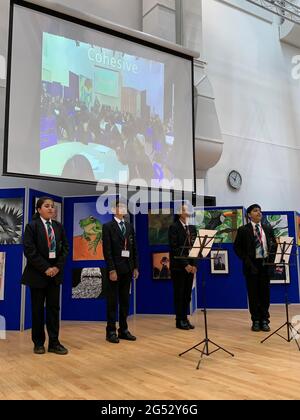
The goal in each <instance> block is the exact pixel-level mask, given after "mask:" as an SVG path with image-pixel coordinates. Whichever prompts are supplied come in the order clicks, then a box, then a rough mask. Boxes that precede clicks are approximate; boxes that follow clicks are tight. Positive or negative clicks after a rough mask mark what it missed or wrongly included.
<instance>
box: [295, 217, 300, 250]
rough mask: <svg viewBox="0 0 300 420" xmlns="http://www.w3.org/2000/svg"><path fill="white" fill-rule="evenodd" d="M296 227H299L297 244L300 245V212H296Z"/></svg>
mask: <svg viewBox="0 0 300 420" xmlns="http://www.w3.org/2000/svg"><path fill="white" fill-rule="evenodd" d="M296 221H297V222H296V227H297V229H296V232H297V238H298V239H297V244H298V246H300V214H299V213H297V214H296Z"/></svg>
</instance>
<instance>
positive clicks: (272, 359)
mask: <svg viewBox="0 0 300 420" xmlns="http://www.w3.org/2000/svg"><path fill="white" fill-rule="evenodd" d="M290 313H291V316H296V315H299V321H298V322H299V323H300V306H297V305H293V306H291V307H290ZM191 321H192V322H193V323H194V324H195V326H196V328H195V330H189V331H182V330H178V329H176V328H175V323H174V318H173V317H171V316H141V315H139V316H136V317H132V318H130V320H129V325H130V331H131V332H132V333H134V334H135V335H136V336H137V337H138V339H137V341H136V342H127V341H121V342H120V343H119V344H111V343H108V342H106V341H105V323H102V322H99V323H98V322H97V323H79V322H63V323H62V326H61V337H60V338H61V342H62V343H63V344H64V345H65V346H66V347H68V348H69V350H70V353H69V354H68V355H67V356H58V355H56V354H52V353H49V354H48V353H47V354H45V355H35V354H33V353H32V343H31V339H30V331H25V332H23V333H20V332H8V333H7V337H6V340H0V360H1V363H0V399H2V400H3V399H26V400H27V399H34V400H38V399H74V400H77V399H87V400H90V399H97V400H114V399H125V400H139V399H146V400H151V399H162V400H175V399H180V400H184V399H188V400H203V399H300V374H299V372H300V351H299V350H298V348H297V346H296V343H295V342H294V341H292V342H290V343H288V342H286V341H285V340H283V339H282V338H280V337H278V336H274V337H272V338H270V339H269V340H268V341H266V342H265V343H264V344H261V343H260V341H261V340H262V339H263V338H264V337H266V333H263V332H259V333H254V332H252V331H250V323H249V315H248V312H247V311H216V310H210V311H209V312H208V331H209V338H210V339H211V340H212V341H214V342H216V343H218V344H219V345H221V346H222V347H225V348H226V349H227V350H229V351H230V352H233V353H234V358H233V357H231V356H230V355H228V354H226V353H224V352H223V351H218V352H216V353H214V354H212V355H210V356H209V357H206V356H205V357H204V358H203V360H202V362H201V365H200V369H199V370H197V369H196V366H197V363H198V360H199V357H200V353H199V352H197V351H196V350H193V351H191V352H188V353H187V354H185V355H183V356H182V357H179V356H178V355H179V353H181V352H182V351H184V350H186V349H188V348H189V347H190V346H193V345H194V344H196V343H197V342H199V341H201V340H202V339H203V337H204V322H203V313H202V312H201V311H198V312H197V313H196V314H195V315H193V317H192V318H191ZM271 321H272V322H271V327H272V329H273V330H274V329H275V328H277V327H278V326H280V325H281V324H282V323H283V322H285V310H284V307H283V306H273V307H272V308H271ZM282 335H283V336H286V330H282ZM213 349H214V347H213V346H212V347H211V348H209V350H213Z"/></svg>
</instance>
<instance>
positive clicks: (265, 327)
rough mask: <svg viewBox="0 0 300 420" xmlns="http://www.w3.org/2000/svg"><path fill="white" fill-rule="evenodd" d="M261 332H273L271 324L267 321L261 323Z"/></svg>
mask: <svg viewBox="0 0 300 420" xmlns="http://www.w3.org/2000/svg"><path fill="white" fill-rule="evenodd" d="M261 330H262V331H263V332H270V331H271V328H270V327H269V324H268V322H267V321H263V322H262V323H261Z"/></svg>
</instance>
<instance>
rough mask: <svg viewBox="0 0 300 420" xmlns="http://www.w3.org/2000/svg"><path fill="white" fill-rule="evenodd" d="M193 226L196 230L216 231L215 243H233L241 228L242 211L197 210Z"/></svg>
mask: <svg viewBox="0 0 300 420" xmlns="http://www.w3.org/2000/svg"><path fill="white" fill-rule="evenodd" d="M194 220H195V222H194V223H195V226H196V228H197V230H198V229H208V230H217V231H218V232H217V234H216V237H215V242H216V243H219V242H222V243H233V242H234V240H235V238H236V234H237V230H238V228H239V227H240V226H243V224H244V223H243V209H228V210H204V209H201V210H197V209H195V216H194Z"/></svg>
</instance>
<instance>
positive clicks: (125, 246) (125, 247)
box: [124, 238, 127, 251]
mask: <svg viewBox="0 0 300 420" xmlns="http://www.w3.org/2000/svg"><path fill="white" fill-rule="evenodd" d="M124 249H125V251H126V250H127V238H125V244H124Z"/></svg>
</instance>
